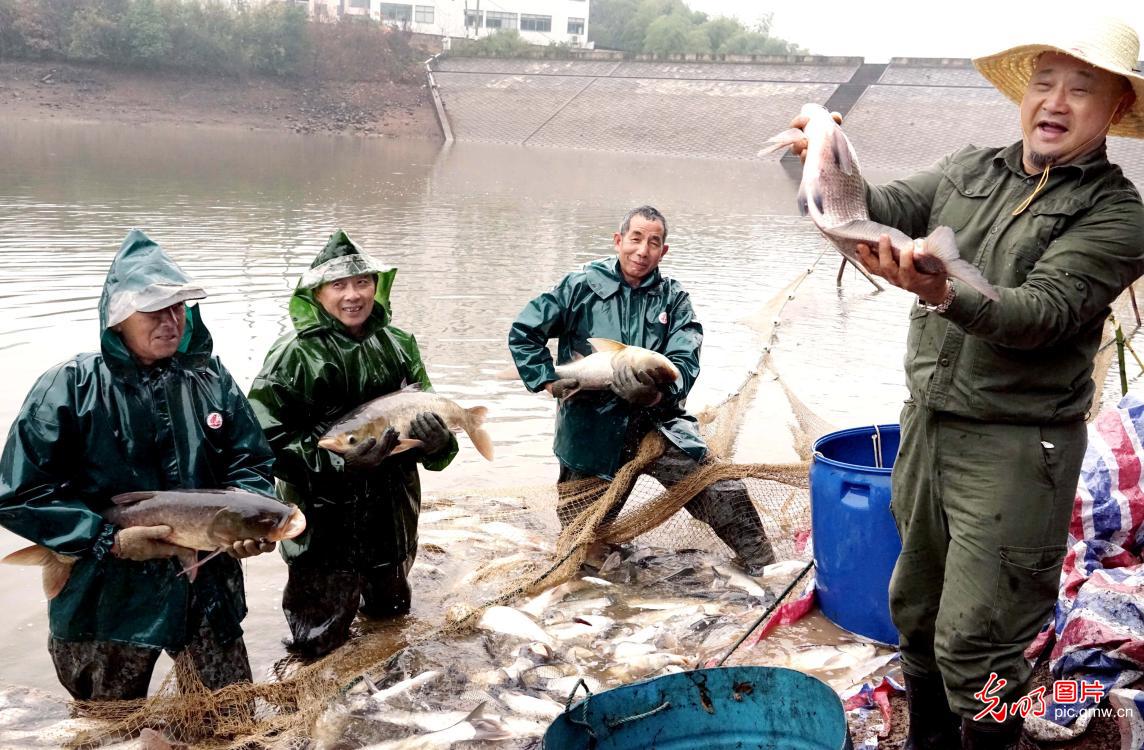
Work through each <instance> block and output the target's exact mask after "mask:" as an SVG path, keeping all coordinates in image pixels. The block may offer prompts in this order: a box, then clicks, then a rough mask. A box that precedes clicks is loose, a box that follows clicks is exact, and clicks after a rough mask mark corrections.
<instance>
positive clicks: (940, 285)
mask: <svg viewBox="0 0 1144 750" xmlns="http://www.w3.org/2000/svg"><path fill="white" fill-rule="evenodd" d="M922 242H923V241H922V240H914V245H913V247H911V248H908V249H906V250H905V251H904V252H903V253H902V254H901V257H900V258H898V260H894V249H893V247H892V246H891V245H890V235H888V234H883V235H882V236H881V237H879V238H878V247H877V248H871V247H870V246H869V245H864V244H859V245H858V258H859V259H860V260H861V261H862V265H863V266H865V267H866V270H867V271H869V272H870V273H872V274H874V275H875V276H881V277H882V278H883V279H885V280H886V281H888V282H890V283H891V284H893V285H894V286H896V287H899V288H901V289H905V290H906V291H907V292H913V293H914V294H916V295H918V297H920V298H921V299H923V300H924V301H926V302H928V303H929V304H931V305H939V304H941V302H942V300H944V299H945V294H946V283H947V278H948V277H947V276H946V275H945V274H944V273H922V272H920V271H918V270H917V269H916V268H915V267H914V253H915V251H921V250H922V248H923V245H922Z"/></svg>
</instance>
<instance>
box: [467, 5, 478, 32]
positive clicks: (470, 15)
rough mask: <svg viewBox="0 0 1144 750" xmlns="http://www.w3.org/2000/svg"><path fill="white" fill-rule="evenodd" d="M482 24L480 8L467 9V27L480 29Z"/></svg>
mask: <svg viewBox="0 0 1144 750" xmlns="http://www.w3.org/2000/svg"><path fill="white" fill-rule="evenodd" d="M480 26H481V12H480V11H479V10H466V11H465V28H466V29H478V28H480Z"/></svg>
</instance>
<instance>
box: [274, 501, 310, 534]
mask: <svg viewBox="0 0 1144 750" xmlns="http://www.w3.org/2000/svg"><path fill="white" fill-rule="evenodd" d="M287 507H288V508H290V509H291V510H290V515H288V516H286V517H285V518H284V519H282V521H281V523H279V524H278V528H277V529H275V531H274V532H273V533H272V534H271V535H270V536H268V537H266V538H267V539H269V540H270V541H272V542H280V541H282V540H283V539H293V538H294V537H296V536H298V535H300V534H301V533H302V532H303V531H305V530H306V516H304V515H303V514H302V509H301V508H298V507H295V506H293V505H290V506H287Z"/></svg>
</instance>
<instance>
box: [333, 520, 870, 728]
mask: <svg viewBox="0 0 1144 750" xmlns="http://www.w3.org/2000/svg"><path fill="white" fill-rule="evenodd" d="M431 518H436V519H437V520H438V521H441V520H448V521H453V522H456V521H460V520H462V519H461V518H460V517H459V516H454V517H452V518H448V519H446V518H445V517H444V516H431ZM481 525H482V524H481V523H479V522H469V523H462V524H461V527H460V528H454V529H453V530H452V532H451V533H448V534H446V533H445V531H444V529H441V528H438V529H436V530H431V529H426V530H425V531H424V532H423V545H424V543H425V542H424V539H425V538H436V539H438V540H440V541H446V540H448V541H459V539H457V536H456V535H457V534H459V533H462V530H463V529H465V528H466V527H467V528H468V529H469V532H470V533H473V536H472V537H471V539H472V540H473V541H475V542H476V543H479V544H491V543H493V540H494V539H495V538H496V537H497V536H499V534H497V533H496V532H498V531H500V529H493V530H487V529H486V530H484V531H482V530H481V528H480V527H481ZM506 525H509V524H506ZM509 526H511V525H509ZM482 537H483V538H484V540H483V541H481V539H482ZM516 540H517V541H518V542H519V543H520V544H522V545H523V546H524V547H525V549H524V550H523V551H521V552H518V553H516V554H518V555H522V556H527V555H528V550H527V546H528V545H529V544H542V543H543V540H542V538H541V537H540V536H539V534H537V533H536V532H530V531H528V530H524V529H521V530H519V531H518V533H517V535H516ZM437 543H438V542H436V541H434V542H429V543H428V544H429V545H430V546H434V545H436V544H437ZM606 552H607V554H604V553H603V552H601V553H600V554H598V555H597V557H596V559H595V560H592V561H591V562H590V563H589V564H587V565H586V566H585V570H584V571H583V573H582V574H581V576H580V577H578V578H574V579H572V580H570V581H567V582H565V583H562V584H560V585H558V586H555V587H553V588H550V589H548V590H546V591H543V592H541V593H540V594H538V595H535V596H532V597H530V598H524V599H522V600H521V601H519V602H516V603H514V606H494V607H489V608H488V609H486V610H484V611H483V613H482V614H481V616H480V618H479V621H478V624H477V627H476V629H475V631H472V632H468V633H461V634H450V633H448V632H443V633H441V634H440V636H439V637H436V638H428V639H423V640H421V641H420V642H418V643H416V644H415V645H411V646H409V647H407V648H405V649H403V650H402V651H401V652H399V653H398V654H397V655H395V656H394V657H393V658H392V659H391V660H390V661H389V662H388V663H387V665H386V666H385V668H384V669H382V670H380V671H379V672H378V673H374V674H367V675H365V676H364V677H363V679H362V680H361V681H360V682H358V683H357V684H356V685H355V686H354V687H353V688H352V689H351V690H349V691H348V693H347V694H346V695H345V697H344V698H343V699H341V700H340V701H339V702H338V703H336V704H335V705H333V706H332V707H330V708H329V709H328V710H327V711H326V712H325V714H324V715H323V716H322V718H321V719H320V720H319V721H318V722H317V725H316V726H315V728H314V734H313V738H314V741H315V747H316V748H321V749H325V750H349V749H350V748H359V747H371V748H394V749H396V748H403V749H405V750H411V749H412V748H438V747H450V746H452V745H453V744H454V743H458V742H466V745H465V746H470V745H468V744H467V743H468V742H477V743H478V744H474V745H472V746H474V747H476V746H481V744H483V742H488V743H492V744H490V746H496V747H513V748H531V747H539V746H540V738H541V736H542V735H543V734H544V732H545V731H546V729H547V727H548V725H549V724H550V723H551V721H552V720H553V719H554V718H555V717H556V716H558V715H559V714H560V713H561V712H563V711H564V709H565V705H566V703H567V702H568V700H569V698H570V697H572V696H575V697H576V698H582V697H584V696H586V695H587V692H589V691H590V692H597V691H600V690H606V689H608V688H611V687H615V686H618V685H621V684H625V683H629V682H633V681H637V680H642V679H645V678H650V677H655V676H658V675H663V674H668V673H670V672H677V671H682V670H688V669H693V668H695V667H697V666H703V665H704V664H706V663H707V662H709V661H711V660H717V659H719V658H720V657H722V656H723V655H724V654H725V653H726V652H727V651H728V650H729V649H730V648H731V647H732V646H733V645H734V644H735V643H736V642H737V641H738V640H739V638H740V637H741V636H742V635H743V634H744V632H745V631H746V629H747V628H748V627H749V625H750V624H751V623H752V622H753V621H754V620H755V619H756V618H757V617H758V616H759V615H760V614H761V613H762V612H763V611H764V610H765V609H766V607H767V606H768V605H770V604H772V603H773V602H774V601H775V599H776V597H777V595H778V594H779V593H780V592H781V591H782V590H783V589H784V588H785V587H786V585H787V583H789V582H790V581H791V580H792V579H793V578H794V577H795V576H796V575H797V574H798V572H799V571H801V569H802V567H803V565H804V563H802V562H800V561H797V560H796V561H792V562H788V563H780V564H778V565H775V566H771V568H770V569H769V570H768V574H767V576H765V577H763V578H759V579H755V578H750V577H748V576H746V575H744V574H743V573H742V572H740V571H739V570H738V569H737V568H735V567H733V566H731V565H730V564H729V563H724V562H722V561H721V560H719V558H718V556H717V555H715V554H713V553H711V552H708V551H706V550H667V549H656V548H648V547H639V546H634V545H625V546H623V547H621V548H618V549H614V550H607V551H606ZM520 564H521V562H520V561H519V560H518V563H517V565H518V566H519V565H520ZM418 565H419V566H420V565H421V559H420V558H419V561H418ZM480 577H481V576H480V575H477V574H473V573H470V574H469V580H468V581H467V582H466V583H465V584H464V585H463V587H462V588H464V589H467V590H472V588H471V587H472V586H473V585H474V581H475V580H478V579H480ZM800 627H801V628H802V630H801V631H798V630H796V629H797V628H800ZM815 627H817V626H816V625H814V624H813V623H811V624H805V623H800V624H796V625H795V626H791V628H789V629H787V630H784V631H779V632H778V633H776V634H775V635H772V636H771V637H770V638H768V639H766V640H764V641H762V642H760V644H758V645H756V646H752V647H747V646H744V647H742V650H741V652H736V654H737V657H740V658H739V659H738V663H751V664H773V665H776V666H787V667H791V668H794V669H799V670H802V671H805V672H809V673H811V674H815V675H816V676H819V677H822V678H824V679H827V680H828V681H830V682H831V684H832V686H833V687H835V688H836V689H838V690H842V689H844V688H845V687H848V686H850V685H851V684H854V683H857V682H861V681H862V679H863V678H864V677H865V676H866V675H867V674H869V673H870V672H873V671H874V670H875V669H877V668H878V667H879V666H881V665H882V664H884V663H885V662H886V660H887V659H888V656H889V652H885V651H882V650H880V649H877V648H876V647H875V646H874V645H873V644H869V643H860V642H857V641H851V642H843V643H841V644H839V643H838V642H837V640H834V639H835V638H836V633H831V634H830V636H828V637H827V638H824V639H822V640H820V642H819V643H818V644H815V643H814V640H815V636H814V632H813V631H814V629H815ZM828 627H829V626H828ZM796 640H797V642H796ZM824 641H830V643H829V644H828V643H827V642H824ZM880 651H881V653H879V652H880ZM482 741H483V742H482Z"/></svg>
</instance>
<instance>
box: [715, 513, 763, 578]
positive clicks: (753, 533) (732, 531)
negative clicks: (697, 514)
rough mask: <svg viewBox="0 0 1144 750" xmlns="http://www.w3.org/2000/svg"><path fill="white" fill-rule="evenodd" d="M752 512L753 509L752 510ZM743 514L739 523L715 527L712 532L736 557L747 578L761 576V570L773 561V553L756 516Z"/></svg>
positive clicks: (760, 522)
mask: <svg viewBox="0 0 1144 750" xmlns="http://www.w3.org/2000/svg"><path fill="white" fill-rule="evenodd" d="M752 510H753V509H752ZM752 515H753V514H751V515H748V514H744V518H743V519H742V520H741V521H740V522H739V523H733V524H727V525H725V526H715V527H712V530H713V531H714V532H715V535H716V536H717V537H719V538H720V539H721V540H723V543H724V544H726V545H727V546H728V547H730V548H731V549H732V550H733V551H734V552H735V554H736V555H737V556H738V558H739V560H738V562H739V564H740V565H741V566H742V567H743V570H744V571H745V572H746V573H747V575H749V576H761V575H762V574H763V568H765V567H766V566H768V565H770V564H771V563H773V562H774V561H775V552H774V550H773V549H771V543H770V540H768V539H767V534H766V532H765V531H764V530H763V524H762V521H760V520H759V517H758V516H757V515H753V517H752Z"/></svg>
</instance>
